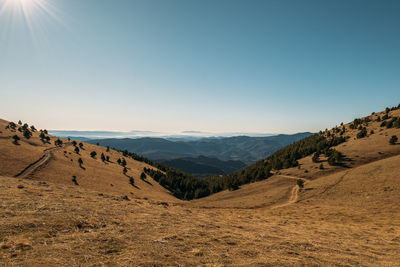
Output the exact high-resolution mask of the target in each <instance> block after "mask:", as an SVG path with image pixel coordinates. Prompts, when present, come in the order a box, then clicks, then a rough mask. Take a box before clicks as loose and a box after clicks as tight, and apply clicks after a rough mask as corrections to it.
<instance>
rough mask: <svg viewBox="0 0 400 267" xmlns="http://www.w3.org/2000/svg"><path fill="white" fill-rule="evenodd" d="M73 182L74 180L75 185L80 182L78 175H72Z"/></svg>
mask: <svg viewBox="0 0 400 267" xmlns="http://www.w3.org/2000/svg"><path fill="white" fill-rule="evenodd" d="M72 182H73V183H74V184H75V185H79V184H78V181H77V180H76V176H75V175H73V176H72Z"/></svg>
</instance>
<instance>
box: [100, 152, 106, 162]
mask: <svg viewBox="0 0 400 267" xmlns="http://www.w3.org/2000/svg"><path fill="white" fill-rule="evenodd" d="M105 160H106V156H104V154H103V153H101V161H103V162H104V161H105Z"/></svg>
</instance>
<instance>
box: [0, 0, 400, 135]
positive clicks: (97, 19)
mask: <svg viewBox="0 0 400 267" xmlns="http://www.w3.org/2000/svg"><path fill="white" fill-rule="evenodd" d="M5 4H7V5H6V6H5ZM18 5H25V12H26V14H25V16H24V15H23V12H21V10H20V7H19V6H18ZM0 6H2V7H3V8H2V11H1V14H0V103H1V104H0V117H1V118H5V119H9V120H18V119H21V120H23V121H27V122H30V123H33V124H35V125H37V127H40V128H47V129H77V130H122V131H128V130H133V129H136V130H153V131H162V132H179V131H184V130H200V131H207V132H268V133H278V132H279V133H292V132H300V131H318V130H319V129H324V128H326V127H331V126H334V125H336V124H339V123H340V122H341V121H344V122H346V121H350V120H352V119H353V118H354V117H357V116H362V115H367V114H369V113H371V112H372V111H378V110H382V109H384V108H385V107H386V106H393V105H397V104H399V103H400V15H399V14H400V1H397V0H394V1H386V0H385V1H382V0H377V1H366V0H359V1H351V0H343V1H324V0H315V1H307V0H305V1H298V0H293V1H288V0H269V1H268V0H263V1H254V0H253V1H244V0H243V1H233V0H227V1H223V0H212V1H207V0H198V1H193V0H182V1H175V0H159V1H152V0H141V1H135V0H118V1H111V0H107V1H106V0H85V1H83V0H53V1H52V0H0ZM39 6H41V7H39ZM42 7H44V8H45V9H43V8H42ZM0 8H1V7H0Z"/></svg>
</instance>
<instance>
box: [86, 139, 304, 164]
mask: <svg viewBox="0 0 400 267" xmlns="http://www.w3.org/2000/svg"><path fill="white" fill-rule="evenodd" d="M310 134H311V133H298V134H293V135H284V134H281V135H276V136H268V137H249V136H235V137H221V138H202V139H200V140H194V141H172V140H167V139H164V138H154V137H145V138H137V139H129V138H122V139H115V138H114V139H98V140H89V141H88V142H89V143H91V144H97V143H99V144H100V145H102V146H110V147H114V148H116V149H120V150H128V151H130V152H133V153H136V154H139V155H142V156H144V157H146V158H149V159H151V160H155V161H164V160H169V159H175V158H184V157H198V156H206V157H214V158H218V159H220V160H224V161H227V160H240V161H242V162H244V163H245V164H251V163H253V162H255V161H257V160H260V159H262V158H265V157H267V156H269V155H270V154H272V153H273V152H275V151H276V150H278V149H280V148H282V147H284V146H286V145H289V144H291V143H293V142H295V141H297V140H300V139H302V138H304V137H306V136H309V135H310Z"/></svg>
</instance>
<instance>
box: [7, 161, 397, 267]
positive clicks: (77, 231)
mask: <svg viewBox="0 0 400 267" xmlns="http://www.w3.org/2000/svg"><path fill="white" fill-rule="evenodd" d="M399 166H400V156H396V157H392V158H388V159H384V160H381V161H377V162H373V163H370V164H367V165H364V166H360V167H357V168H354V169H351V170H348V171H345V173H343V172H338V173H335V174H333V175H330V176H326V177H322V178H320V179H316V180H314V181H311V182H309V183H307V184H306V189H309V188H312V190H303V191H302V192H301V193H300V200H299V202H297V203H294V204H292V205H289V206H286V207H282V208H277V209H270V208H268V207H264V208H257V209H235V208H227V207H224V208H210V207H208V208H201V207H195V206H193V204H192V203H191V202H189V203H183V204H173V205H169V206H165V205H162V204H161V203H159V202H155V201H151V200H143V199H135V198H132V199H130V200H129V201H125V200H122V199H121V198H120V197H118V196H117V195H112V194H100V195H99V194H98V193H96V192H94V191H92V190H87V189H84V188H83V187H76V186H72V185H62V184H53V183H47V184H42V183H39V182H38V181H32V180H18V179H15V178H4V177H0V180H1V183H0V189H1V190H0V198H1V199H2V204H1V206H0V212H1V214H2V215H4V216H1V219H0V240H1V241H0V243H1V244H0V246H1V249H0V262H2V263H4V264H10V265H21V264H25V265H26V266H28V265H29V266H32V265H35V264H36V265H45V266H60V265H64V266H68V265H69V266H70V265H71V261H72V263H74V264H76V265H82V264H84V265H85V264H86V265H93V264H98V265H102V264H105V265H140V266H153V264H156V265H157V266H171V265H179V264H180V265H185V266H195V265H199V264H209V265H212V266H226V265H246V266H250V265H251V266H265V264H266V263H269V264H272V265H274V266H276V265H279V266H302V265H314V266H315V265H318V266H321V265H324V266H349V265H351V266H354V265H360V266H376V265H379V266H398V264H399V263H400V261H399V259H398V255H399V253H400V239H399V235H400V224H399V223H398V222H399V221H400V209H399V206H398V203H399V200H400V199H399V196H400V191H399V188H400V183H399V179H398V177H397V173H398V171H399ZM366 173H368V174H370V176H369V178H368V179H366V175H365V174H366ZM343 174H346V175H345V177H344V178H343V179H342V176H343ZM377 181H378V182H377ZM261 183H263V182H261ZM18 185H23V186H24V187H23V188H18ZM360 185H362V186H360ZM243 190H245V188H243ZM253 201H255V200H253Z"/></svg>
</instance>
